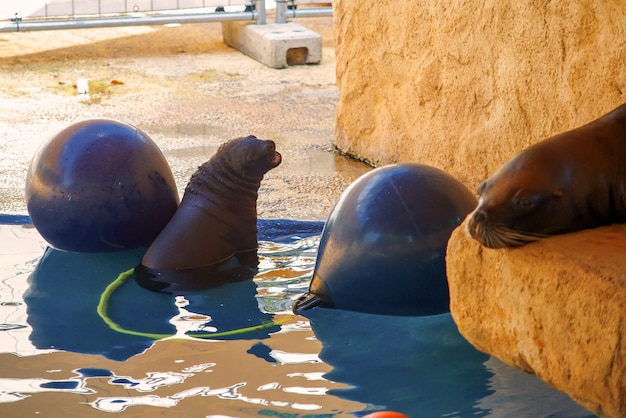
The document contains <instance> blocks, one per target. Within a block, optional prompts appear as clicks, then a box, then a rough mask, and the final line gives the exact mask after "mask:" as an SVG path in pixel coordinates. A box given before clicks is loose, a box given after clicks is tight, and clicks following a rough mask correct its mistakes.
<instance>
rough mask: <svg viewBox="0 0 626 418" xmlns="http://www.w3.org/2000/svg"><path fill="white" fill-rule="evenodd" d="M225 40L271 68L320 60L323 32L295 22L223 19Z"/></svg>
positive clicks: (317, 62)
mask: <svg viewBox="0 0 626 418" xmlns="http://www.w3.org/2000/svg"><path fill="white" fill-rule="evenodd" d="M222 35H223V37H224V42H225V43H226V44H227V45H228V46H231V47H233V48H236V49H238V50H239V51H241V52H243V53H244V54H246V55H248V56H250V57H252V58H254V59H255V60H257V61H259V62H260V63H262V64H265V65H267V66H268V67H270V68H285V67H287V66H289V65H299V64H319V63H320V61H321V60H322V36H321V35H319V34H317V33H315V32H313V31H312V30H310V29H307V28H305V27H304V26H301V25H299V24H297V23H293V22H287V23H269V24H266V25H257V24H250V23H247V22H222Z"/></svg>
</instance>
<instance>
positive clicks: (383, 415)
mask: <svg viewBox="0 0 626 418" xmlns="http://www.w3.org/2000/svg"><path fill="white" fill-rule="evenodd" d="M363 418H411V417H409V416H408V415H404V414H402V413H400V412H393V411H380V412H374V413H371V414H368V415H365V416H364V417H363Z"/></svg>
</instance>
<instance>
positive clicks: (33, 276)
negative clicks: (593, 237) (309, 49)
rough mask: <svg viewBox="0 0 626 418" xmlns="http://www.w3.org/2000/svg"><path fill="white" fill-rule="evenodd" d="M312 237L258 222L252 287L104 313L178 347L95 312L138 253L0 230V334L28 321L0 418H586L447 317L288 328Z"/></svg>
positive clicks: (317, 318) (114, 302) (291, 226)
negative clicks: (64, 248) (39, 417)
mask: <svg viewBox="0 0 626 418" xmlns="http://www.w3.org/2000/svg"><path fill="white" fill-rule="evenodd" d="M321 226H322V225H321V224H320V223H298V222H293V221H272V222H260V227H259V231H260V237H259V238H260V243H261V248H260V249H259V257H260V265H259V273H258V275H257V276H256V277H255V279H254V281H248V282H247V283H234V284H232V286H224V287H221V288H217V289H211V290H210V291H208V292H200V293H198V294H185V295H175V296H172V295H165V294H157V293H152V292H149V291H146V290H144V289H142V288H140V287H139V286H137V285H136V284H135V283H133V282H132V281H129V282H127V283H125V284H124V285H123V286H122V287H121V288H119V289H118V291H116V292H115V294H114V295H113V297H112V299H111V301H110V306H109V314H110V315H111V317H112V318H113V319H114V320H115V321H116V322H117V323H119V324H121V325H123V326H124V327H125V328H127V329H132V330H137V331H144V332H146V333H164V334H167V335H177V337H170V338H164V339H161V340H154V339H152V338H148V337H145V336H141V335H128V334H124V333H120V332H117V331H114V330H112V329H111V328H109V327H108V326H107V325H106V324H105V323H104V322H103V321H102V319H101V318H100V317H99V316H98V315H97V312H96V306H97V305H98V300H99V297H100V294H101V293H102V291H103V290H104V288H105V287H106V286H107V285H108V284H109V283H110V282H111V281H112V280H113V279H115V277H116V276H117V274H119V273H120V272H121V271H125V270H127V269H128V268H129V267H130V266H133V265H134V264H135V263H136V262H137V261H138V260H139V259H140V258H141V255H142V254H141V253H142V250H136V251H129V252H125V253H117V254H105V255H103V254H91V255H89V254H80V255H77V254H70V253H60V252H58V251H54V250H45V252H44V249H45V243H43V241H42V240H41V239H40V237H38V236H37V234H36V231H34V230H32V229H27V228H23V227H21V226H15V225H12V226H6V225H5V226H2V225H0V238H2V239H1V240H0V263H1V265H2V267H3V269H2V270H0V315H2V316H1V317H0V322H3V323H7V324H17V325H22V327H21V328H15V329H7V330H5V331H0V348H1V349H2V353H0V368H1V369H2V375H1V377H0V403H2V414H3V416H4V415H5V414H6V415H7V416H26V415H34V414H37V413H38V412H39V411H41V409H42V408H43V407H44V406H45V405H49V404H50V402H55V403H56V405H58V408H56V409H55V410H54V411H47V413H48V412H49V415H51V416H103V417H105V416H110V414H111V413H118V412H123V411H125V412H126V413H131V414H134V415H133V416H153V415H158V414H161V415H166V414H170V415H172V416H173V415H176V416H193V415H194V414H197V411H199V410H200V411H206V414H205V415H207V416H212V415H208V414H209V413H210V414H214V415H213V416H231V417H240V416H241V417H243V416H307V415H308V416H318V417H321V416H326V417H348V416H363V415H365V414H366V413H367V412H371V411H374V410H380V409H391V410H398V411H402V412H405V413H408V414H409V415H411V416H415V417H421V416H428V417H431V416H432V417H438V416H446V417H477V416H498V417H500V416H516V417H520V416H522V417H523V416H533V417H547V416H558V417H572V418H573V417H589V416H591V415H590V414H588V413H587V412H586V411H584V410H583V409H582V408H580V407H578V406H577V405H576V404H574V403H573V402H572V401H571V400H570V399H569V398H567V396H565V395H563V394H561V393H558V392H557V391H555V390H553V389H551V388H550V387H548V386H547V385H545V384H544V383H543V382H541V381H539V380H538V379H537V378H536V377H535V376H532V375H526V374H523V373H520V372H518V371H516V370H514V369H512V368H510V367H507V366H505V365H503V364H502V363H500V362H499V361H497V360H496V359H494V358H492V357H489V356H486V355H484V354H481V353H479V352H477V351H476V350H475V349H473V348H472V347H471V346H470V345H469V344H468V343H466V342H465V340H463V339H462V338H461V336H460V335H459V334H458V331H457V330H456V327H455V325H454V323H453V322H452V320H451V318H450V316H449V315H448V314H444V315H438V316H432V317H417V318H411V317H386V316H378V315H368V314H362V313H354V312H346V311H340V310H323V309H314V310H312V311H309V313H307V316H309V319H310V321H309V320H307V319H306V318H303V317H293V316H291V315H290V307H291V304H292V301H293V300H294V299H295V298H296V297H297V296H299V295H300V294H301V293H303V292H304V291H306V288H307V286H308V281H309V280H310V275H311V273H312V270H313V266H314V262H315V254H316V249H317V245H318V244H319V234H320V231H321ZM42 253H43V254H44V255H43V256H42ZM27 278H28V283H27V280H26V279H27ZM24 302H26V303H24ZM281 317H289V318H290V320H289V322H286V323H279V322H280V321H278V320H277V318H281ZM268 319H272V320H273V321H274V322H271V323H270V326H268V327H265V328H262V329H255V330H252V331H249V332H248V331H245V332H242V333H235V334H229V335H223V336H221V337H219V338H214V339H211V338H208V339H199V338H192V337H190V336H189V335H185V334H187V333H190V332H191V333H194V332H202V333H205V334H209V335H211V334H213V335H217V333H221V332H224V331H230V330H237V329H243V328H249V327H250V326H251V325H258V324H262V323H264V321H265V320H268ZM312 331H313V332H314V333H315V335H313V332H312ZM29 338H30V340H31V341H32V344H33V345H35V346H36V347H38V348H39V349H33V347H32V346H30V345H29V344H27V343H28V339H29ZM8 353H14V354H8ZM80 353H89V354H80ZM15 354H17V355H15ZM32 354H41V355H36V356H31V355H32ZM92 354H101V355H103V356H104V357H106V358H103V357H102V356H100V355H92ZM29 356H30V357H29ZM119 360H124V361H119ZM71 395H76V396H73V397H72V396H71ZM155 408H168V409H170V410H168V411H165V410H158V409H155ZM57 409H58V410H57ZM130 411H132V412H130Z"/></svg>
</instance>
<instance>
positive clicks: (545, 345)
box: [446, 224, 626, 417]
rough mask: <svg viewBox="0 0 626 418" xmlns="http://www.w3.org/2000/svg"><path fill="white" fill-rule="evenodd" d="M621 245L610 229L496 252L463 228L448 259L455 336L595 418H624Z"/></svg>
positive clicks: (620, 234)
mask: <svg viewBox="0 0 626 418" xmlns="http://www.w3.org/2000/svg"><path fill="white" fill-rule="evenodd" d="M625 237H626V225H615V226H611V227H604V228H598V229H594V230H586V231H581V232H578V233H573V234H565V235H559V236H555V237H551V238H549V239H545V240H541V241H538V242H535V243H533V244H529V245H527V246H524V247H520V248H516V249H502V250H493V249H488V248H484V247H481V246H480V245H479V244H478V243H477V242H476V241H474V240H473V239H471V238H470V237H469V236H468V235H467V234H466V232H465V224H463V225H462V226H461V227H459V228H457V229H456V230H455V231H454V232H453V234H452V237H451V239H450V242H449V244H448V253H447V259H446V260H447V275H448V281H449V284H450V308H451V312H452V316H453V318H454V320H455V322H456V323H457V325H458V327H459V330H460V332H461V333H462V334H463V336H464V337H465V338H467V340H468V341H469V342H470V343H472V344H473V345H475V346H476V347H477V348H478V349H480V350H482V351H484V352H487V353H490V354H492V355H494V356H496V357H498V358H500V359H501V360H502V361H504V362H505V363H507V364H509V365H513V366H515V367H517V368H519V369H521V370H524V371H526V372H529V373H535V374H537V376H539V377H540V378H541V379H543V380H544V381H546V382H548V383H549V384H551V385H552V386H554V387H555V388H557V389H559V390H561V391H563V392H565V393H567V394H568V395H570V396H571V397H572V398H573V399H574V400H575V401H577V402H578V403H579V404H581V405H582V406H584V407H585V408H587V409H589V410H590V411H592V412H594V413H595V414H598V415H599V416H605V417H624V416H626V385H625V384H624V382H626V342H625V341H626V340H625V339H624V335H626V322H625V321H624V317H625V316H626V311H625V310H624V302H625V301H626V259H625V258H624V254H626V239H625Z"/></svg>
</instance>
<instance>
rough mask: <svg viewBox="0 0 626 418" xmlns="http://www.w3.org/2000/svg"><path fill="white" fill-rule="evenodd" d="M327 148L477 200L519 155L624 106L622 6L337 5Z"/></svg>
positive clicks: (341, 1) (355, 0)
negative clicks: (333, 118)
mask: <svg viewBox="0 0 626 418" xmlns="http://www.w3.org/2000/svg"><path fill="white" fill-rule="evenodd" d="M333 4H334V22H335V23H334V24H335V27H334V32H335V50H336V55H337V83H338V86H339V90H340V103H339V107H338V111H337V125H336V134H335V136H336V146H337V147H338V148H339V149H340V150H341V151H344V152H346V153H348V154H352V155H355V156H357V157H359V158H362V159H365V160H368V161H370V162H373V163H374V164H376V165H382V164H389V163H394V162H401V161H416V162H421V163H425V164H430V165H433V166H436V167H439V168H442V169H444V170H445V171H447V172H449V173H450V174H452V175H454V176H456V177H457V178H458V179H459V180H461V181H462V182H463V183H465V185H466V186H468V187H469V188H470V189H471V190H475V188H476V186H477V185H478V184H480V182H482V181H484V180H485V179H486V178H488V177H489V176H490V175H491V174H493V172H494V171H495V170H496V169H497V168H498V167H499V166H500V165H502V164H503V163H504V162H506V161H507V160H508V159H510V158H511V157H512V156H513V155H514V154H515V153H517V152H518V151H520V150H522V149H524V148H526V147H527V146H529V145H531V144H533V143H535V142H538V141H540V140H542V139H544V138H546V137H548V136H551V135H553V134H556V133H559V132H563V131H566V130H569V129H572V128H574V127H576V126H579V125H582V124H584V123H586V122H588V121H591V120H593V119H595V118H597V117H599V116H601V115H603V114H604V113H607V112H608V111H610V110H612V109H613V108H615V107H617V106H618V105H620V104H622V103H623V102H626V2H624V1H623V0H605V1H602V2H598V1H595V0H572V1H568V2H558V1H547V0H534V1H533V0H531V1H523V2H502V1H499V0H485V1H481V2H475V1H459V0H376V1H373V0H371V1H361V0H335V1H334V2H333Z"/></svg>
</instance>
